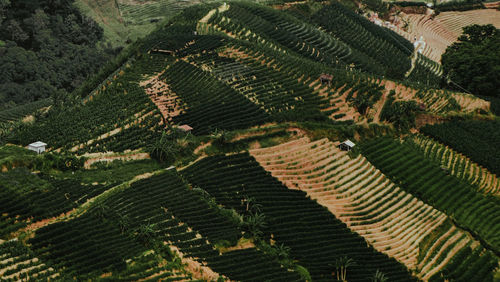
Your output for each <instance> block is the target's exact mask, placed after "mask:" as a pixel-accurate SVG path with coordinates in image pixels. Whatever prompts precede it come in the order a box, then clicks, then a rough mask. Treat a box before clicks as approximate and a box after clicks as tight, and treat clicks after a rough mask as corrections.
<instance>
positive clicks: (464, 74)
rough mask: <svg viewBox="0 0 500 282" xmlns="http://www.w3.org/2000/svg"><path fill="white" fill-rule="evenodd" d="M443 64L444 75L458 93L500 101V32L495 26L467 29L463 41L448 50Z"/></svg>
mask: <svg viewBox="0 0 500 282" xmlns="http://www.w3.org/2000/svg"><path fill="white" fill-rule="evenodd" d="M441 62H442V65H443V71H444V74H445V75H447V76H448V79H450V80H451V81H453V83H452V84H450V86H452V87H453V86H454V87H455V88H458V90H462V89H460V88H462V87H463V88H465V89H467V90H468V91H471V92H472V93H473V94H476V95H486V96H496V97H500V80H499V79H498V71H499V70H500V67H499V66H500V32H498V29H495V27H494V26H492V25H483V26H480V25H471V26H467V27H465V28H464V34H463V35H462V36H460V37H459V41H458V42H456V43H453V44H452V45H451V46H449V47H448V48H447V49H446V52H445V53H444V54H443V56H442V58H441ZM456 85H459V86H456ZM462 91H463V90H462Z"/></svg>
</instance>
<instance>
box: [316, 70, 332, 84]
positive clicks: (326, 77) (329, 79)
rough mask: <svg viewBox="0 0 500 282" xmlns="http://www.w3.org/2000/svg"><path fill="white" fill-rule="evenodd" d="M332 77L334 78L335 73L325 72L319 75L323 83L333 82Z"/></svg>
mask: <svg viewBox="0 0 500 282" xmlns="http://www.w3.org/2000/svg"><path fill="white" fill-rule="evenodd" d="M332 79H333V75H331V74H326V73H323V74H321V75H320V76H319V80H320V81H321V84H328V85H330V84H332Z"/></svg>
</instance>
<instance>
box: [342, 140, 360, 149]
mask: <svg viewBox="0 0 500 282" xmlns="http://www.w3.org/2000/svg"><path fill="white" fill-rule="evenodd" d="M354 146H356V144H354V143H353V142H352V141H351V140H349V139H348V140H346V141H344V142H342V143H340V145H339V149H340V150H342V151H350V150H352V148H354Z"/></svg>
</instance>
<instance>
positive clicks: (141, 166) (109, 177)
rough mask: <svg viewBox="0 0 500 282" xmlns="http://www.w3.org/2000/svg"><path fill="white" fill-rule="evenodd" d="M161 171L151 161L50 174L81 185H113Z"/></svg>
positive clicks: (101, 163) (119, 163)
mask: <svg viewBox="0 0 500 282" xmlns="http://www.w3.org/2000/svg"><path fill="white" fill-rule="evenodd" d="M160 169H162V165H160V164H159V163H158V162H155V161H153V160H147V159H146V160H137V161H127V162H124V161H121V160H114V161H112V162H105V161H103V162H96V163H94V164H92V166H91V168H90V169H86V170H77V171H65V172H52V173H51V175H53V176H55V177H57V178H61V179H74V180H77V181H79V182H81V183H82V184H86V185H91V184H95V183H100V184H115V183H121V182H125V181H127V180H130V179H132V178H133V177H134V176H136V175H141V174H144V173H147V172H152V171H156V170H160Z"/></svg>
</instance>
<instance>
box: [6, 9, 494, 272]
mask: <svg viewBox="0 0 500 282" xmlns="http://www.w3.org/2000/svg"><path fill="white" fill-rule="evenodd" d="M81 3H87V4H88V5H91V3H93V2H89V1H86V2H83V1H82V2H81ZM116 3H118V4H115V5H119V6H120V5H123V7H128V6H126V5H129V6H130V7H129V14H125V13H124V12H123V11H124V10H123V7H122V8H120V9H119V10H113V9H114V8H113V7H112V6H109V9H110V11H114V12H112V13H117V12H116V11H120V12H118V13H117V14H116V17H113V19H119V20H118V21H119V22H120V21H122V20H123V22H130V21H132V19H134V20H136V21H137V22H135V23H134V25H136V26H139V25H141V24H145V25H149V24H153V25H149V27H150V28H151V29H152V31H151V33H149V34H148V35H147V36H145V37H144V38H141V39H138V40H137V41H135V42H133V43H131V44H129V46H128V47H126V48H125V49H124V50H123V51H122V52H121V54H120V55H119V56H118V57H116V58H115V59H113V60H112V61H110V62H109V63H107V64H106V66H105V67H104V68H103V69H101V71H100V72H98V73H96V74H95V75H94V76H93V77H91V78H90V79H89V80H87V81H86V82H85V83H83V84H82V85H81V86H80V87H79V88H78V89H77V90H75V91H74V92H73V93H72V96H70V97H69V98H66V99H59V100H56V101H54V103H52V104H51V106H50V107H48V108H45V109H44V110H43V111H38V112H36V113H35V114H34V115H33V116H31V118H30V119H24V121H15V120H16V119H18V118H20V117H23V116H25V115H26V113H29V112H32V110H31V111H30V110H25V111H24V112H23V111H21V110H19V114H17V116H16V113H11V115H8V116H6V117H5V119H4V123H2V124H3V125H4V127H5V130H4V131H3V132H2V133H1V135H0V137H2V141H3V142H4V145H3V146H1V147H0V166H1V168H2V173H1V174H0V187H1V190H0V215H1V217H0V257H1V260H2V261H1V264H0V276H1V277H2V278H5V279H6V280H9V279H10V280H20V279H27V280H40V279H44V280H45V279H48V280H52V279H54V280H74V279H77V280H150V281H158V280H169V281H171V280H187V281H200V280H204V281H367V280H370V279H378V280H376V281H418V280H424V281H445V280H449V281H454V280H456V281H496V280H494V279H498V267H499V264H498V263H499V255H500V237H499V235H498V234H500V232H499V231H500V222H499V219H500V201H499V196H500V180H499V178H498V175H499V173H500V167H499V164H500V161H499V160H500V156H499V152H498V149H497V144H498V142H499V141H500V139H499V138H500V136H499V134H498V132H499V131H498V129H499V127H500V123H499V120H498V117H497V116H496V115H495V114H494V113H493V112H492V111H491V103H490V102H489V101H486V100H483V99H481V98H478V97H476V96H474V95H472V94H468V93H462V92H457V91H451V90H448V89H442V88H439V86H440V82H441V79H442V77H441V71H440V66H439V64H438V63H436V62H434V61H432V60H431V59H429V58H427V57H425V56H424V55H423V54H419V53H418V52H417V51H416V50H415V48H414V45H413V43H412V42H410V41H408V40H406V39H405V38H404V37H403V36H401V35H400V34H398V33H397V32H395V31H393V30H391V29H388V28H384V27H381V26H377V25H375V24H373V23H371V22H370V21H369V20H368V19H367V18H365V17H363V16H361V15H359V14H358V13H356V12H354V11H352V10H351V9H349V8H347V7H345V6H343V5H342V4H339V3H337V2H324V3H317V4H314V5H313V6H311V7H310V8H311V9H309V10H307V12H306V13H297V11H296V10H294V9H285V8H283V6H282V5H279V4H276V3H274V4H276V5H274V6H273V5H271V6H269V5H263V4H260V3H256V2H242V1H227V2H225V3H224V2H209V3H200V4H195V5H191V4H193V3H189V4H190V5H187V4H186V7H183V8H184V9H182V11H181V10H179V12H178V13H175V15H174V13H173V14H172V15H171V16H170V15H169V16H165V18H162V19H158V20H159V21H158V22H161V21H162V20H164V22H162V23H157V22H156V19H157V17H156V16H155V15H153V14H148V13H147V12H144V10H141V11H143V12H141V13H140V14H141V15H142V16H141V17H139V16H131V15H137V14H134V11H135V10H134V8H133V7H134V6H140V4H144V5H146V6H147V4H148V3H149V4H150V5H163V4H164V2H162V1H159V2H154V3H153V2H151V3H150V2H146V3H139V2H135V1H130V2H127V1H120V0H119V1H117V2H116ZM162 3H163V4H162ZM165 3H166V2H165ZM169 3H170V2H169ZM281 4H283V3H281ZM289 5H294V4H289ZM299 5H300V4H299ZM101 8H102V7H101ZM103 9H104V8H103ZM110 14H111V12H110ZM118 15H119V17H118ZM127 17H130V18H128V19H127ZM170 17H171V18H170ZM139 18H142V19H143V20H139ZM152 19H153V20H154V21H153V22H151V20H152ZM102 20H103V21H106V20H107V16H106V15H102ZM148 22H149V23H148ZM120 24H121V23H120ZM118 30H119V29H113V28H112V27H111V26H110V27H109V30H108V31H106V28H105V31H104V32H105V33H106V32H109V34H113V33H114V34H116V36H117V37H116V38H117V41H116V42H120V40H123V38H124V37H122V36H123V34H120V33H119V32H118ZM127 32H129V31H127ZM125 34H126V33H125ZM109 36H110V38H111V37H113V36H114V35H109ZM127 36H128V35H127ZM9 120H14V121H9ZM347 139H349V140H350V141H351V142H352V143H353V144H354V146H353V147H350V148H349V150H348V151H346V150H343V148H345V147H343V146H340V144H341V143H342V142H344V141H345V140H347ZM35 141H43V142H45V143H47V144H48V145H47V147H46V152H44V153H43V154H40V155H37V154H35V153H34V152H32V151H29V150H26V149H25V148H23V147H26V146H27V145H28V144H30V143H32V142H35ZM346 144H349V145H350V146H352V144H351V143H350V142H348V143H346ZM495 275H496V278H495ZM384 279H385V280H384Z"/></svg>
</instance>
